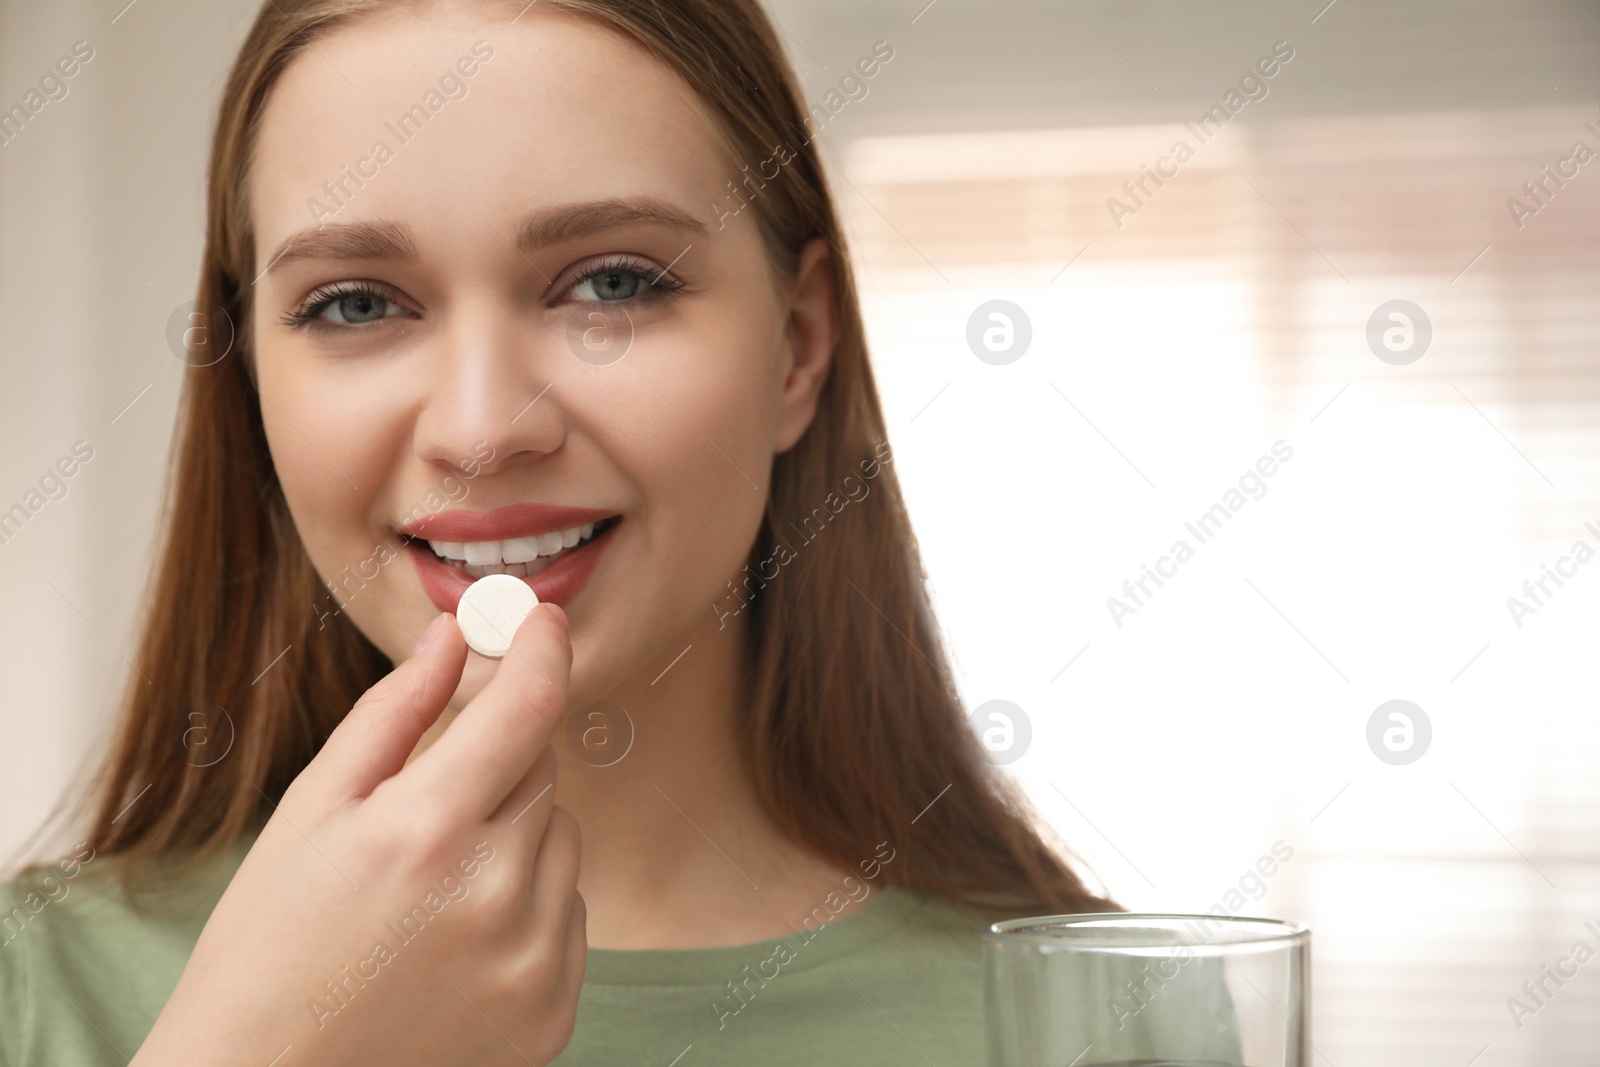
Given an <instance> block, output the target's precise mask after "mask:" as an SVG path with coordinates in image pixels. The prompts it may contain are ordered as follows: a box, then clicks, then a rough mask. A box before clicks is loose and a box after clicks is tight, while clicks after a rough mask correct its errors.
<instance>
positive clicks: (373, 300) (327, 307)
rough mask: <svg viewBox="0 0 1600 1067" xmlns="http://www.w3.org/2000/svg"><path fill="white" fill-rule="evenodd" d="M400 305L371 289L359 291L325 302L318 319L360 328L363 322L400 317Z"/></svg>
mask: <svg viewBox="0 0 1600 1067" xmlns="http://www.w3.org/2000/svg"><path fill="white" fill-rule="evenodd" d="M402 310H403V309H402V308H401V307H400V305H399V304H396V303H395V302H394V301H393V300H390V299H389V298H388V297H386V296H384V295H383V294H382V293H375V292H373V291H372V290H370V289H357V290H352V291H350V292H347V293H341V294H340V295H338V296H335V297H331V298H329V299H328V300H326V301H324V303H323V306H322V308H321V309H320V310H319V311H318V312H317V315H316V317H317V318H319V319H321V320H322V321H323V322H332V323H337V324H339V325H341V326H359V325H360V324H361V323H363V322H376V321H377V320H379V319H381V318H386V317H388V316H389V315H398V314H400V312H401V311H402Z"/></svg>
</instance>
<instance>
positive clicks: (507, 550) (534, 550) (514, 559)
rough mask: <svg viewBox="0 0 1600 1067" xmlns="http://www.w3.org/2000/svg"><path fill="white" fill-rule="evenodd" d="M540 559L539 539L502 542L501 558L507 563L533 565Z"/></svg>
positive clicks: (523, 538)
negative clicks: (532, 563)
mask: <svg viewBox="0 0 1600 1067" xmlns="http://www.w3.org/2000/svg"><path fill="white" fill-rule="evenodd" d="M538 557H539V539H538V538H537V537H513V538H512V539H511V540H509V541H502V542H500V558H501V559H503V560H505V561H506V562H507V563H531V562H532V561H533V560H535V559H537V558H538Z"/></svg>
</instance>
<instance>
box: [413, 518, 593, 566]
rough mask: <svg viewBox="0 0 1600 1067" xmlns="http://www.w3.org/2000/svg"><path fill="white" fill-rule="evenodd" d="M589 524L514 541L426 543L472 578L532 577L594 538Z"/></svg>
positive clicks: (591, 525) (518, 538)
mask: <svg viewBox="0 0 1600 1067" xmlns="http://www.w3.org/2000/svg"><path fill="white" fill-rule="evenodd" d="M594 526H595V524H594V523H592V522H586V523H584V524H583V525H582V526H574V527H572V528H571V529H570V530H558V531H554V532H552V533H542V534H535V535H533V536H532V537H513V538H510V539H509V540H505V541H465V542H462V541H429V542H428V547H430V548H432V549H433V551H434V553H435V554H437V555H439V556H442V557H444V558H445V559H447V560H450V561H451V562H452V563H455V564H458V565H462V566H463V569H464V570H466V571H467V573H469V574H472V575H474V576H475V577H482V576H483V575H485V574H501V573H506V574H517V575H518V576H519V577H521V576H522V575H523V574H534V573H537V572H538V571H541V570H543V569H544V568H545V566H547V565H548V564H549V562H550V557H552V556H554V555H556V554H557V553H559V552H561V551H563V550H564V549H568V548H572V547H573V546H574V545H577V544H578V543H580V542H582V541H587V540H588V539H589V538H590V537H592V536H594Z"/></svg>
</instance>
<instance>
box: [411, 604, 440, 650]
mask: <svg viewBox="0 0 1600 1067" xmlns="http://www.w3.org/2000/svg"><path fill="white" fill-rule="evenodd" d="M445 614H446V613H445V612H442V611H441V612H440V613H439V614H437V615H435V616H434V617H433V621H432V622H430V623H429V624H428V627H427V629H425V630H423V631H422V636H421V637H419V638H417V643H416V645H415V646H414V647H413V648H412V649H411V654H412V655H413V656H415V655H416V654H417V653H418V652H421V651H422V650H423V649H425V648H427V647H428V646H429V645H430V644H432V643H433V639H434V638H435V637H438V636H439V630H440V628H441V627H443V626H444V620H445Z"/></svg>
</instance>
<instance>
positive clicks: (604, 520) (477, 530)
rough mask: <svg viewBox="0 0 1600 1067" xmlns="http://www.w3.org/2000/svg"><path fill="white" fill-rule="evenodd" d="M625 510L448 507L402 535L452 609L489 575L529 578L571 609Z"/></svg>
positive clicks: (431, 593)
mask: <svg viewBox="0 0 1600 1067" xmlns="http://www.w3.org/2000/svg"><path fill="white" fill-rule="evenodd" d="M620 522H621V516H620V515H618V514H616V513H615V512H608V511H605V510H604V509H596V508H572V507H561V506H557V505H550V504H512V505H509V506H507V507H503V508H496V509H494V510H493V511H484V512H477V511H460V510H455V511H442V512H440V513H438V514H437V515H431V516H429V517H428V518H425V519H422V520H420V521H416V522H411V523H407V524H406V525H405V526H402V527H400V528H399V530H398V533H399V535H400V538H401V540H402V541H403V542H404V544H405V549H406V555H407V556H409V557H410V559H411V562H412V565H413V566H414V567H415V568H416V573H417V577H418V579H419V580H420V581H421V582H422V588H423V591H424V592H426V593H427V594H428V599H430V600H431V601H433V604H434V606H435V607H436V608H438V609H439V610H440V611H448V612H451V613H452V614H453V613H454V612H455V610H456V606H457V604H459V602H460V600H461V594H462V593H464V592H465V591H466V589H467V586H469V585H471V584H472V582H474V581H475V580H477V579H479V578H482V577H483V576H484V575H486V574H510V575H512V576H514V577H517V578H521V579H523V581H525V582H527V584H528V586H529V588H531V589H532V590H533V591H534V593H535V594H537V595H538V597H539V599H540V601H542V602H552V603H556V604H559V605H561V606H562V607H563V608H565V607H568V606H569V605H570V604H571V603H572V601H573V600H574V599H575V598H576V597H577V596H578V594H579V593H581V592H582V591H583V588H584V586H585V585H586V584H588V581H589V578H590V576H591V575H593V574H594V571H595V568H596V567H598V566H599V565H600V560H601V557H602V556H603V555H604V553H605V551H606V549H607V548H608V547H609V546H610V544H611V542H612V541H613V540H614V539H615V536H616V528H617V526H618V525H619V523H620Z"/></svg>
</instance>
